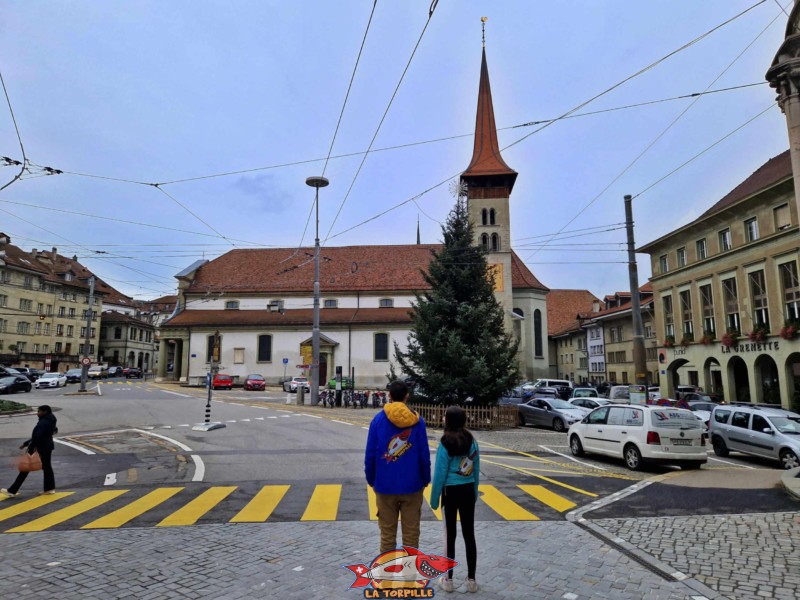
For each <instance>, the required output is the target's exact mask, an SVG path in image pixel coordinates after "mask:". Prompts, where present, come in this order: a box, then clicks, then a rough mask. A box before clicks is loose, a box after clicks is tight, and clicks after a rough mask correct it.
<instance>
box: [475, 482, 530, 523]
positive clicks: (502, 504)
mask: <svg viewBox="0 0 800 600" xmlns="http://www.w3.org/2000/svg"><path fill="white" fill-rule="evenodd" d="M478 488H479V490H480V492H481V499H482V500H483V501H484V502H485V503H486V505H487V506H488V507H489V508H491V509H492V510H493V511H494V512H496V513H497V514H498V515H500V516H501V517H503V518H504V519H505V520H506V521H538V520H539V517H537V516H536V515H534V514H533V513H530V512H528V511H527V510H525V509H524V508H522V507H521V506H520V505H519V504H517V503H516V502H514V501H513V500H512V499H511V498H509V497H508V496H506V495H505V494H504V493H503V492H501V491H500V490H498V489H497V488H496V487H494V486H493V485H479V486H478Z"/></svg>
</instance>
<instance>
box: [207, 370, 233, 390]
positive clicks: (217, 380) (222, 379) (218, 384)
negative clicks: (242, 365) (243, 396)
mask: <svg viewBox="0 0 800 600" xmlns="http://www.w3.org/2000/svg"><path fill="white" fill-rule="evenodd" d="M220 388H222V389H225V388H227V389H229V390H232V389H233V375H223V374H222V373H217V374H216V375H214V380H213V381H212V382H211V389H212V390H216V389H220Z"/></svg>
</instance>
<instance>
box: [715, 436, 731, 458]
mask: <svg viewBox="0 0 800 600" xmlns="http://www.w3.org/2000/svg"><path fill="white" fill-rule="evenodd" d="M711 445H712V446H713V447H714V454H716V455H717V456H721V457H723V458H724V457H726V456H728V454H730V450H728V446H727V445H726V444H725V440H723V439H722V438H721V437H719V436H714V439H713V440H711Z"/></svg>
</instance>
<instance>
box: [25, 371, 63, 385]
mask: <svg viewBox="0 0 800 600" xmlns="http://www.w3.org/2000/svg"><path fill="white" fill-rule="evenodd" d="M66 385H67V376H66V375H64V374H63V373H44V374H43V375H42V376H41V377H39V379H37V380H36V381H34V382H33V387H35V388H47V387H51V388H57V387H64V386H66Z"/></svg>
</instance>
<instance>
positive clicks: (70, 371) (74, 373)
mask: <svg viewBox="0 0 800 600" xmlns="http://www.w3.org/2000/svg"><path fill="white" fill-rule="evenodd" d="M80 374H81V370H80V369H70V370H69V371H67V375H80Z"/></svg>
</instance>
